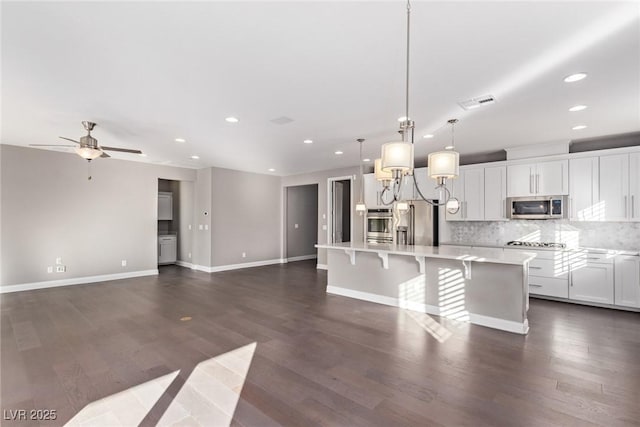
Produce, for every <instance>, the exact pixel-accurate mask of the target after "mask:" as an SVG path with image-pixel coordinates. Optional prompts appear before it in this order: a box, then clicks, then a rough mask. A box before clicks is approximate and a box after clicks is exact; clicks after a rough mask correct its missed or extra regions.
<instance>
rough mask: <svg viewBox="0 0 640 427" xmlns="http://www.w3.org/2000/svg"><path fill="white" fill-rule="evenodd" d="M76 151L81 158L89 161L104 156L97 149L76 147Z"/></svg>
mask: <svg viewBox="0 0 640 427" xmlns="http://www.w3.org/2000/svg"><path fill="white" fill-rule="evenodd" d="M75 151H76V153H77V154H78V155H79V156H80V157H82V158H83V159H87V160H93V159H95V158H98V157H100V156H102V150H98V149H97V148H91V147H76V148H75Z"/></svg>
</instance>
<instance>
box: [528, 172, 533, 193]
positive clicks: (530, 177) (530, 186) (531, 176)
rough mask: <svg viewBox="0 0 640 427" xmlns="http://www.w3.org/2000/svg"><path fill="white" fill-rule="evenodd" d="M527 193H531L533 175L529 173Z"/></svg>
mask: <svg viewBox="0 0 640 427" xmlns="http://www.w3.org/2000/svg"><path fill="white" fill-rule="evenodd" d="M529 193H533V175H532V174H531V172H529Z"/></svg>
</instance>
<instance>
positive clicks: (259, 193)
mask: <svg viewBox="0 0 640 427" xmlns="http://www.w3.org/2000/svg"><path fill="white" fill-rule="evenodd" d="M211 182H212V185H211V215H210V221H211V228H210V230H211V237H210V239H211V264H210V265H211V266H221V265H229V264H240V263H245V262H254V261H264V260H273V259H279V258H281V256H280V253H281V251H280V247H281V241H282V229H281V218H282V214H283V213H282V190H281V186H280V177H277V176H271V175H263V174H257V173H249V172H241V171H235V170H231V169H222V168H211ZM243 252H244V253H246V257H245V258H243V257H242V253H243Z"/></svg>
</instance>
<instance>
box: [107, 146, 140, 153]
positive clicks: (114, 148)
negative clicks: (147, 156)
mask: <svg viewBox="0 0 640 427" xmlns="http://www.w3.org/2000/svg"><path fill="white" fill-rule="evenodd" d="M100 149H101V150H107V151H120V152H122V153H132V154H142V151H140V150H131V149H129V148H116V147H105V146H104V145H101V146H100Z"/></svg>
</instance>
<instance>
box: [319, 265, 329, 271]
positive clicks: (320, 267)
mask: <svg viewBox="0 0 640 427" xmlns="http://www.w3.org/2000/svg"><path fill="white" fill-rule="evenodd" d="M316 268H317V269H318V270H328V269H329V266H328V265H327V264H316Z"/></svg>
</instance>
